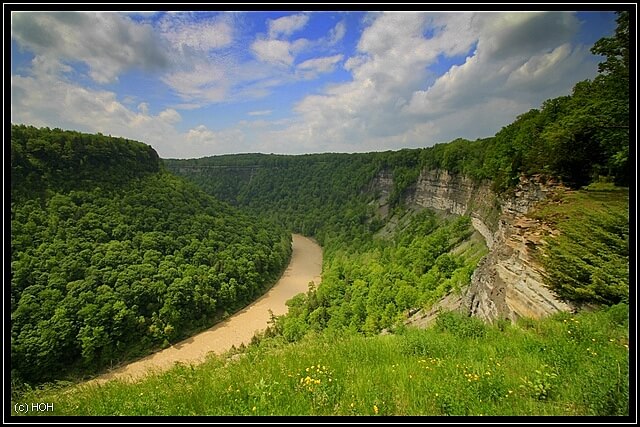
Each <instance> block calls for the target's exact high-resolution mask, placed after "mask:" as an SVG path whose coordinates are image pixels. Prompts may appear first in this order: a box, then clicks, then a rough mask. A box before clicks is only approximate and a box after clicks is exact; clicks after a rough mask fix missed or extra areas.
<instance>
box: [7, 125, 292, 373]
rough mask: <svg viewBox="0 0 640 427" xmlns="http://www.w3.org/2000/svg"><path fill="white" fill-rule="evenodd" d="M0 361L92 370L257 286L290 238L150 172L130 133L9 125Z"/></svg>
mask: <svg viewBox="0 0 640 427" xmlns="http://www.w3.org/2000/svg"><path fill="white" fill-rule="evenodd" d="M11 152H12V164H11V166H12V168H11V180H12V187H11V189H12V191H11V369H12V376H13V378H14V380H16V381H19V380H25V381H29V382H41V381H44V380H50V379H57V378H61V377H63V376H64V375H65V374H80V373H92V372H96V371H97V370H99V369H100V368H103V367H105V366H110V365H112V364H116V363H118V362H120V361H123V360H126V359H127V358H130V357H133V356H136V355H141V354H145V353H147V352H148V351H149V350H151V349H154V348H158V347H160V346H165V345H167V344H168V343H169V342H175V341H176V340H178V339H180V338H182V337H185V336H186V335H187V334H189V333H191V332H193V331H194V330H197V329H201V328H204V327H208V326H210V325H211V324H213V323H214V322H215V321H216V320H217V319H220V318H222V317H224V316H226V315H227V314H228V313H231V312H233V311H234V310H237V309H238V308H240V307H242V306H244V305H246V304H247V303H248V302H250V301H252V300H253V299H255V298H256V297H257V296H258V295H260V294H262V293H263V292H264V291H265V289H266V288H267V287H268V286H270V285H272V284H273V283H274V282H275V280H276V279H277V278H278V277H279V275H280V274H281V272H282V270H283V268H284V266H285V265H286V263H287V261H288V259H289V256H290V251H291V247H290V234H289V233H288V232H286V231H285V230H284V229H283V228H281V227H277V226H274V225H273V224H271V223H268V222H266V221H264V220H261V219H258V218H256V217H252V216H249V215H247V214H245V213H243V212H240V211H238V210H237V209H234V208H232V207H230V206H228V205H226V204H224V203H220V202H218V201H216V200H215V199H213V198H212V197H210V196H208V195H206V194H205V193H203V192H202V191H201V190H199V189H197V187H195V186H194V185H192V184H189V183H187V182H186V181H184V180H183V179H181V178H177V177H175V176H173V175H171V174H169V173H167V172H166V171H164V170H163V167H162V165H161V164H160V163H159V161H158V156H157V154H156V153H155V151H154V150H153V149H152V148H151V147H149V146H147V145H145V144H141V143H138V142H135V141H128V140H123V139H116V138H109V137H105V136H102V135H88V134H81V133H79V132H65V131H61V130H59V129H54V130H50V129H47V128H43V129H36V128H33V127H25V126H12V132H11Z"/></svg>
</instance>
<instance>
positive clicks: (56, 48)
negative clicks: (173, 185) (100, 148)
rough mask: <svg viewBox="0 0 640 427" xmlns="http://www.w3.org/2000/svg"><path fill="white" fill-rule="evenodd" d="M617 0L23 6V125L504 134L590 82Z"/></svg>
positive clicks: (391, 137)
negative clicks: (532, 6) (537, 5)
mask: <svg viewBox="0 0 640 427" xmlns="http://www.w3.org/2000/svg"><path fill="white" fill-rule="evenodd" d="M614 30H615V14H614V13H612V12H577V13H575V12H574V13H569V12H535V13H528V12H508V13H507V12H479V13H471V12H464V13H463V12H451V13H443V12H430V13H426V12H388V13H368V12H336V13H333V12H331V13H330V12H306V13H302V12H277V13H276V12H269V13H266V12H238V13H231V12H222V13H211V12H200V13H198V12H189V13H184V12H179V13H164V12H158V13H135V14H133V13H115V12H103V13H93V12H81V13H75V12H65V13H53V12H42V13H36V12H13V13H12V16H11V36H12V37H11V94H12V95H11V120H12V122H13V123H25V124H33V125H36V126H49V127H60V128H63V129H75V130H80V131H83V132H92V133H93V132H102V133H104V134H110V135H114V136H116V135H117V136H124V137H127V138H131V139H136V140H139V141H143V142H145V143H148V144H151V145H152V146H153V147H154V148H155V149H156V150H157V151H158V153H159V154H160V156H161V157H165V158H169V157H174V158H193V157H202V156H208V155H215V154H226V153H246V152H263V153H291V154H300V153H315V152H365V151H382V150H389V149H394V150H395V149H400V148H405V147H410V148H413V147H428V146H431V145H433V144H435V143H438V142H447V141H450V140H452V139H455V138H458V137H464V138H469V139H476V138H481V137H486V136H490V135H493V134H495V133H496V132H497V131H499V130H500V128H501V127H502V126H505V125H507V124H509V123H510V122H511V121H513V120H514V119H515V118H516V117H517V116H518V115H520V114H522V113H524V112H526V111H528V110H529V109H531V108H538V107H539V106H540V105H541V103H542V102H543V101H544V100H545V99H548V98H552V97H556V96H560V95H565V94H568V93H570V92H571V88H572V87H573V85H574V84H575V83H576V82H578V81H581V80H584V79H587V78H593V77H594V76H595V75H596V72H597V64H598V62H599V61H600V60H602V58H599V57H596V56H594V55H592V54H591V53H590V52H589V49H590V47H591V46H592V45H593V43H594V42H595V41H596V40H598V39H599V38H601V37H604V36H609V35H611V34H613V32H614Z"/></svg>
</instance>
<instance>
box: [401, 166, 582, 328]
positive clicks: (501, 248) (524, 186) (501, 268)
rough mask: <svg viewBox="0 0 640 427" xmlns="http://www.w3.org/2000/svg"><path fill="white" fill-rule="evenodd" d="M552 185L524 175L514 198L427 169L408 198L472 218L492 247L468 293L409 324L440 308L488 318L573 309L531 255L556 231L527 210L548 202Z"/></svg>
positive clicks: (428, 315) (427, 318) (429, 317)
mask: <svg viewBox="0 0 640 427" xmlns="http://www.w3.org/2000/svg"><path fill="white" fill-rule="evenodd" d="M553 186H554V184H545V183H543V182H542V181H541V180H540V179H539V178H536V177H534V178H531V179H528V178H524V177H523V178H521V180H520V184H519V185H518V187H517V188H516V190H515V191H514V192H513V193H512V194H511V195H510V196H508V197H498V196H497V195H496V193H494V192H493V191H492V190H491V187H490V184H489V183H488V182H482V183H478V182H474V181H473V180H471V179H469V178H467V177H464V176H461V175H455V174H449V173H448V172H446V171H423V172H422V174H421V175H420V177H419V179H418V181H417V182H416V184H415V185H414V186H413V187H412V188H411V189H410V191H409V193H408V195H407V197H406V201H407V202H408V203H410V204H415V205H418V206H422V207H428V208H432V209H436V210H440V211H444V212H448V213H452V214H457V215H469V216H471V219H472V224H473V227H474V228H475V229H476V230H477V231H478V232H479V233H480V234H482V236H483V237H484V238H485V241H486V242H487V247H488V248H489V249H490V251H489V253H488V254H487V255H486V256H485V257H484V258H483V259H482V260H481V261H480V263H479V264H478V267H477V268H476V270H475V272H474V274H473V276H472V278H471V284H470V286H469V287H468V288H467V289H466V290H465V291H463V292H462V293H461V294H459V295H456V294H449V295H447V296H446V297H445V298H443V299H442V300H441V301H440V302H438V303H437V304H435V305H434V306H433V307H432V308H431V309H430V310H426V311H425V310H421V311H418V312H417V313H415V314H414V315H413V316H411V318H410V319H409V323H411V324H415V325H422V326H424V325H427V324H429V323H430V322H431V321H433V319H435V316H436V315H437V313H438V312H439V311H441V310H454V309H457V310H463V311H465V312H467V313H468V314H469V315H471V316H477V317H479V318H481V319H483V320H485V321H489V322H492V321H495V320H497V319H510V320H515V319H517V318H519V317H525V316H526V317H533V318H540V317H543V316H547V315H549V314H552V313H555V312H558V311H571V310H574V307H572V306H570V305H568V304H566V303H564V302H562V301H560V300H559V299H558V298H557V297H556V296H555V295H554V294H553V293H552V292H551V291H550V290H549V289H548V288H547V287H546V286H545V285H544V283H543V279H542V271H543V270H542V266H541V265H540V264H539V262H538V261H537V260H536V259H535V257H534V255H533V253H534V250H535V247H536V246H537V245H540V244H543V243H544V242H543V241H542V236H543V235H544V234H546V233H553V230H549V229H545V227H546V226H545V225H544V224H542V223H540V222H538V221H536V220H534V219H532V218H529V217H528V216H527V212H529V210H530V209H531V207H532V206H534V205H535V203H537V202H539V201H541V200H544V199H545V198H546V197H547V195H548V194H549V192H550V191H552V189H553Z"/></svg>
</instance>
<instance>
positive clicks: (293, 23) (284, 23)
mask: <svg viewBox="0 0 640 427" xmlns="http://www.w3.org/2000/svg"><path fill="white" fill-rule="evenodd" d="M308 21H309V16H308V15H303V14H298V15H289V16H283V17H282V18H278V19H272V20H269V37H270V38H275V37H278V36H290V35H291V34H293V33H295V32H296V31H299V30H301V29H302V28H304V26H305V25H307V22H308Z"/></svg>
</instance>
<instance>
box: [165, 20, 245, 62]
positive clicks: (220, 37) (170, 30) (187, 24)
mask: <svg viewBox="0 0 640 427" xmlns="http://www.w3.org/2000/svg"><path fill="white" fill-rule="evenodd" d="M198 15H199V13H197V12H196V13H191V14H189V13H187V14H184V13H171V14H168V15H167V16H165V17H164V19H162V21H161V22H160V24H159V28H160V31H161V33H162V34H163V35H164V36H165V37H166V38H167V39H168V40H169V41H170V42H171V44H172V45H173V46H174V47H176V48H178V49H180V50H186V49H193V50H194V51H196V52H199V53H207V52H209V51H210V50H214V49H220V48H223V47H227V46H229V45H230V44H231V42H232V41H233V27H232V25H231V24H230V23H229V22H225V21H224V20H223V19H220V18H218V19H214V20H203V19H198V18H199V17H198Z"/></svg>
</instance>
